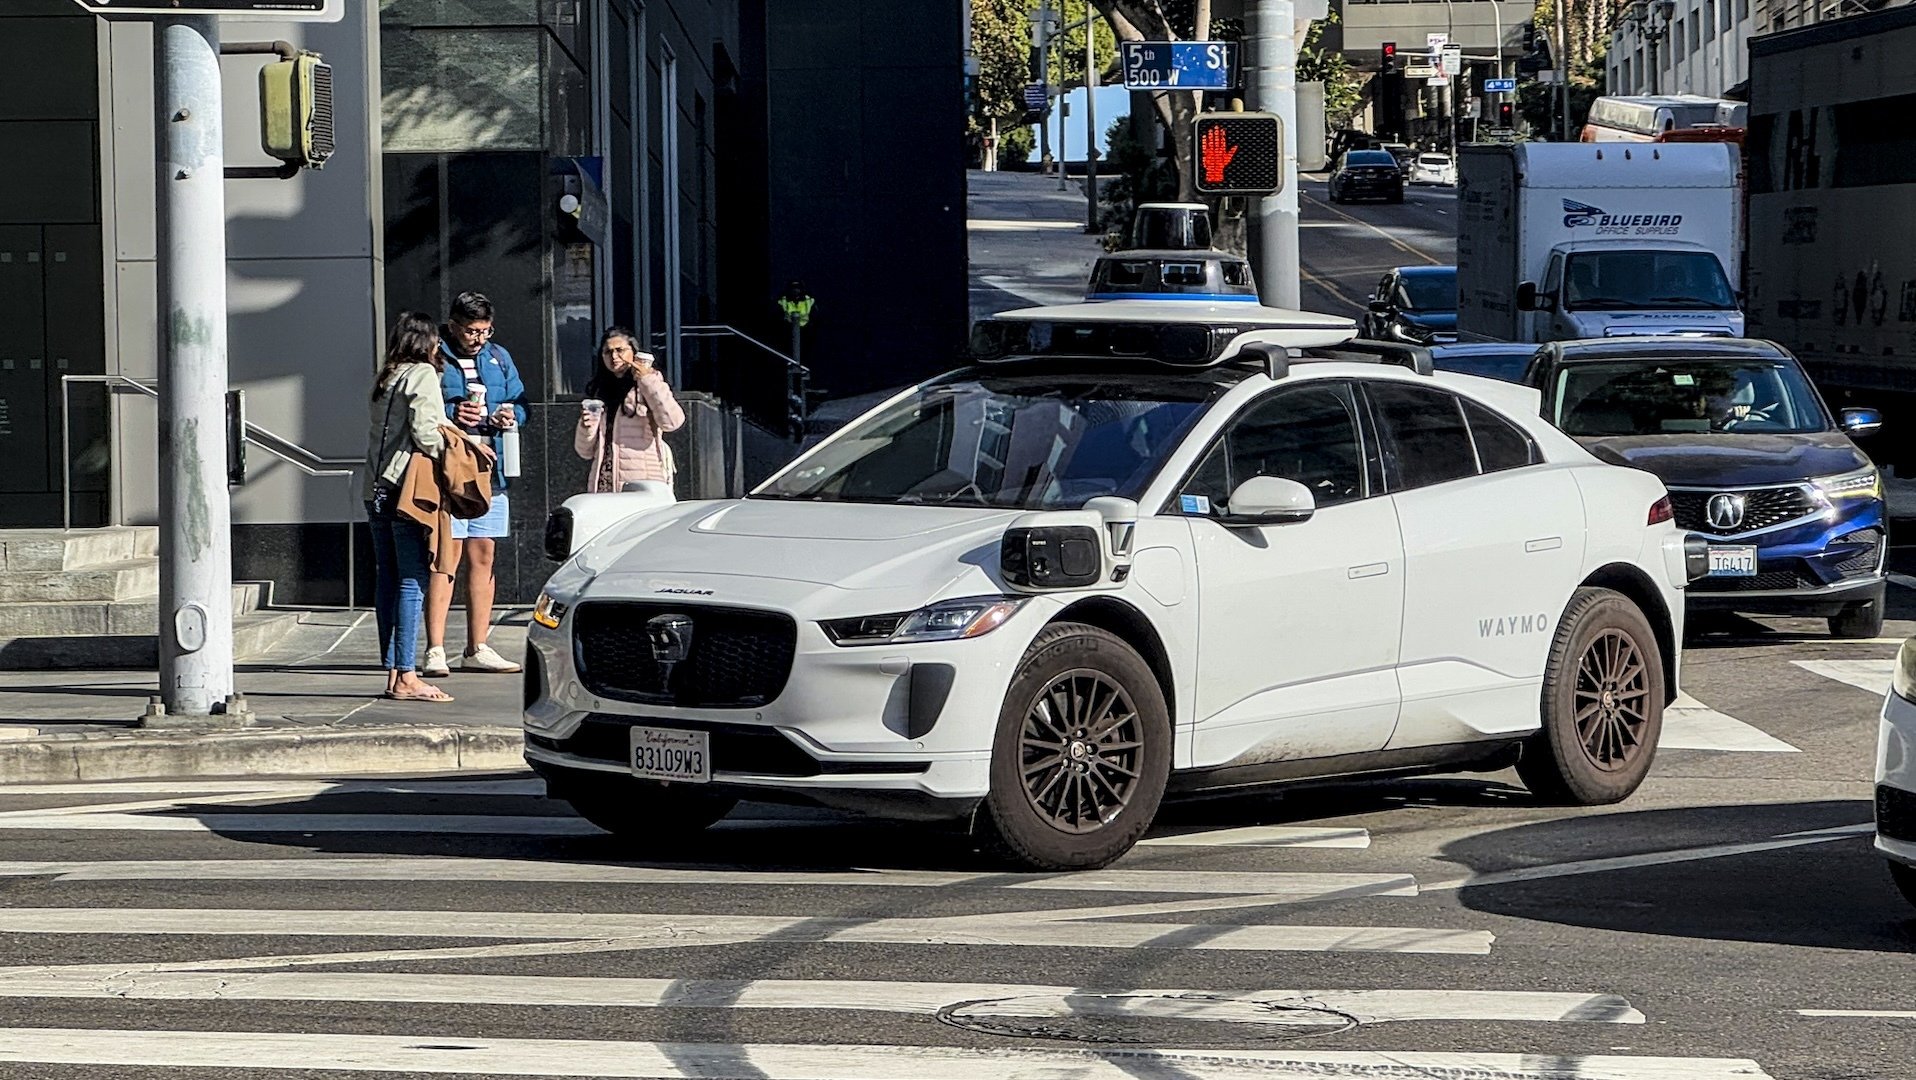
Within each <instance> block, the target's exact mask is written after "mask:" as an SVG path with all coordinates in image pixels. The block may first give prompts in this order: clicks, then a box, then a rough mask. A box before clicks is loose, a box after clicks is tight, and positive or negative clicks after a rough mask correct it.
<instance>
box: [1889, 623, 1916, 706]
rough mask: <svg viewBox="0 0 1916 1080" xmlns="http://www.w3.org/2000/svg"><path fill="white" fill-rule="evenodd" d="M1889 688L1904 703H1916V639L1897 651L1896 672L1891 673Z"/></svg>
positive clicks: (1904, 644) (1905, 643)
mask: <svg viewBox="0 0 1916 1080" xmlns="http://www.w3.org/2000/svg"><path fill="white" fill-rule="evenodd" d="M1889 688H1890V689H1891V690H1893V691H1895V692H1896V696H1897V697H1899V698H1902V699H1903V700H1904V701H1911V702H1916V638H1911V639H1909V640H1908V641H1905V642H1903V647H1902V648H1900V649H1897V650H1896V670H1895V671H1893V672H1891V673H1890V677H1889Z"/></svg>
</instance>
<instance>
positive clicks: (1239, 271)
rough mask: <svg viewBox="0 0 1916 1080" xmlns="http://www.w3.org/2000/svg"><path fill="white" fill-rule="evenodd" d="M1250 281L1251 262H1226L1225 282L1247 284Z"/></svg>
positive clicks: (1227, 283)
mask: <svg viewBox="0 0 1916 1080" xmlns="http://www.w3.org/2000/svg"><path fill="white" fill-rule="evenodd" d="M1250 283H1251V264H1250V263H1245V262H1235V261H1230V262H1226V263H1225V264H1224V284H1226V285H1237V286H1245V285H1249V284H1250Z"/></svg>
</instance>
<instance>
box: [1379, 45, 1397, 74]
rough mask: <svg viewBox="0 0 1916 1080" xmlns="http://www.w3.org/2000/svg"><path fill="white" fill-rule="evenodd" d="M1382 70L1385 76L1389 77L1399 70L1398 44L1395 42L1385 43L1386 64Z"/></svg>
mask: <svg viewBox="0 0 1916 1080" xmlns="http://www.w3.org/2000/svg"><path fill="white" fill-rule="evenodd" d="M1380 70H1381V72H1382V73H1383V74H1385V75H1389V74H1390V73H1391V72H1393V71H1396V70H1397V43H1396V42H1395V41H1386V42H1384V63H1383V66H1382V67H1381V68H1380Z"/></svg>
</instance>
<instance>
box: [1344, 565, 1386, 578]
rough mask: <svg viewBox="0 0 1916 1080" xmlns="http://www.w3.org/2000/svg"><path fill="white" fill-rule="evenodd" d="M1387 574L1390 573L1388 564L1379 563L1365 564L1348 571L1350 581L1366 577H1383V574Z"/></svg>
mask: <svg viewBox="0 0 1916 1080" xmlns="http://www.w3.org/2000/svg"><path fill="white" fill-rule="evenodd" d="M1388 573H1390V564H1389V563H1381V562H1374V563H1365V564H1364V565H1362V566H1353V567H1351V570H1350V576H1351V579H1352V580H1356V579H1357V578H1367V577H1383V576H1384V575H1385V574H1388Z"/></svg>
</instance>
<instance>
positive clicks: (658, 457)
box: [572, 326, 685, 492]
mask: <svg viewBox="0 0 1916 1080" xmlns="http://www.w3.org/2000/svg"><path fill="white" fill-rule="evenodd" d="M599 365H600V370H599V371H598V373H597V374H595V375H593V377H592V381H591V382H590V383H588V384H586V388H585V401H584V403H583V407H584V411H583V412H582V413H581V414H580V416H579V426H578V428H577V429H576V430H575V431H574V432H573V433H572V448H573V449H574V450H575V451H577V452H578V454H579V456H580V457H581V458H584V459H585V460H587V461H590V462H591V463H592V471H591V472H590V473H589V474H587V477H586V488H585V489H586V490H587V491H589V492H601V491H620V490H623V489H624V487H625V485H627V484H629V483H632V482H633V481H635V480H659V481H663V482H665V483H668V484H669V483H671V482H672V469H671V468H670V463H671V458H670V456H669V455H670V451H669V450H668V449H667V447H666V445H665V440H664V438H663V436H664V434H665V433H666V432H668V431H676V430H677V429H678V427H679V425H681V424H683V423H685V410H684V409H681V408H679V403H678V401H677V400H676V399H674V398H673V397H672V390H671V388H670V387H668V386H666V385H665V377H664V376H663V375H660V374H659V373H658V371H657V369H655V368H654V367H653V366H652V355H651V354H650V353H645V352H640V351H639V341H638V338H637V337H635V336H634V335H633V333H632V332H631V331H630V330H627V329H626V328H624V327H622V326H615V327H613V328H611V329H610V330H607V331H606V332H605V336H603V337H601V338H600V339H599Z"/></svg>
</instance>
